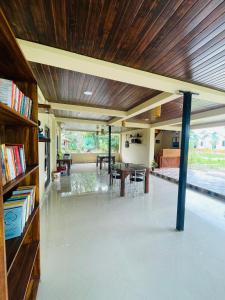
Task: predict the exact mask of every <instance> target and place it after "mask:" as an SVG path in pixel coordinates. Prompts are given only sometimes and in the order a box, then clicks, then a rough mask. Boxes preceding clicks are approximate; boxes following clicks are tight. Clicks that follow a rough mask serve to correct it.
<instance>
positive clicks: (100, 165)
mask: <svg viewBox="0 0 225 300" xmlns="http://www.w3.org/2000/svg"><path fill="white" fill-rule="evenodd" d="M102 160H103V159H102V158H101V157H100V170H101V169H102Z"/></svg>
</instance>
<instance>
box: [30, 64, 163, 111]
mask: <svg viewBox="0 0 225 300" xmlns="http://www.w3.org/2000/svg"><path fill="white" fill-rule="evenodd" d="M31 67H32V69H33V72H34V74H35V76H36V78H37V81H38V85H39V87H40V88H41V90H42V93H43V95H44V97H45V98H46V99H47V100H48V101H52V102H62V103H69V104H79V105H87V106H96V107H104V108H112V109H117V110H128V109H130V108H132V107H134V106H136V105H138V104H140V103H142V102H143V101H145V100H148V99H149V98H151V97H154V96H155V95H157V94H159V93H160V92H159V91H155V90H151V89H148V88H144V87H139V86H135V85H131V84H126V83H122V82H118V81H114V80H109V79H104V78H100V77H95V76H91V75H87V74H81V73H78V72H73V71H68V70H64V69H59V68H55V67H50V66H46V65H41V64H36V63H31ZM84 91H91V92H92V95H91V96H86V95H84Z"/></svg>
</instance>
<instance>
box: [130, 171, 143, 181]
mask: <svg viewBox="0 0 225 300" xmlns="http://www.w3.org/2000/svg"><path fill="white" fill-rule="evenodd" d="M145 173H146V169H143V170H134V171H133V172H131V177H132V178H135V179H136V178H140V179H144V178H145Z"/></svg>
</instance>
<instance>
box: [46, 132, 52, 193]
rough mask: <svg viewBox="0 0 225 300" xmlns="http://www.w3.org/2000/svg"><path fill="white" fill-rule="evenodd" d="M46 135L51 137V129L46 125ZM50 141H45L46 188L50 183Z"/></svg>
mask: <svg viewBox="0 0 225 300" xmlns="http://www.w3.org/2000/svg"><path fill="white" fill-rule="evenodd" d="M45 137H47V138H50V129H49V128H48V127H47V126H45ZM50 173H51V172H50V143H49V142H47V143H45V188H46V187H47V186H48V185H49V183H50V176H51V174H50Z"/></svg>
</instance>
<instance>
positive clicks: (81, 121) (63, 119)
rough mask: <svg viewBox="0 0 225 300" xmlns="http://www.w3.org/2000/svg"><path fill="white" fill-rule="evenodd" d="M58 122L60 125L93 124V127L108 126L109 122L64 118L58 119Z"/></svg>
mask: <svg viewBox="0 0 225 300" xmlns="http://www.w3.org/2000/svg"><path fill="white" fill-rule="evenodd" d="M56 121H57V122H60V123H76V124H91V125H107V121H100V120H86V119H76V118H62V117H56Z"/></svg>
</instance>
